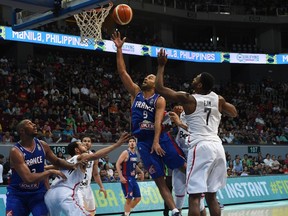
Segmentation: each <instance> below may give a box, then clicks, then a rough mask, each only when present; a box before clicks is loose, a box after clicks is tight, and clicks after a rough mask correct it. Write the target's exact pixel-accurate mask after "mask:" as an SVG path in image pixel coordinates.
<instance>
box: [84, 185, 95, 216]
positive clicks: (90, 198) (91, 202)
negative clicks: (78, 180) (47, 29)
mask: <svg viewBox="0 0 288 216" xmlns="http://www.w3.org/2000/svg"><path fill="white" fill-rule="evenodd" d="M83 189H84V190H83V191H82V193H84V195H83V199H84V208H85V209H86V210H87V211H88V212H90V215H91V216H94V215H95V211H96V205H95V199H94V195H93V191H92V189H91V187H90V186H89V185H87V187H84V188H83Z"/></svg>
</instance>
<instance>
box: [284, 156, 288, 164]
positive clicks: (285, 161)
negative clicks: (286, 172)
mask: <svg viewBox="0 0 288 216" xmlns="http://www.w3.org/2000/svg"><path fill="white" fill-rule="evenodd" d="M284 164H286V165H287V166H288V153H287V154H285V160H284Z"/></svg>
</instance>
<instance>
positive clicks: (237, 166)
mask: <svg viewBox="0 0 288 216" xmlns="http://www.w3.org/2000/svg"><path fill="white" fill-rule="evenodd" d="M232 171H233V172H234V173H236V175H238V176H239V175H241V173H242V172H243V166H242V164H241V163H240V159H239V158H236V159H235V164H234V165H233V169H232Z"/></svg>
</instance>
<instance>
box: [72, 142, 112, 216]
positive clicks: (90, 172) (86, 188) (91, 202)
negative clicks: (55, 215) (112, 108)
mask: <svg viewBox="0 0 288 216" xmlns="http://www.w3.org/2000/svg"><path fill="white" fill-rule="evenodd" d="M82 143H83V144H84V145H86V148H87V151H88V153H89V154H93V153H92V152H91V150H90V149H91V146H92V141H91V138H90V137H83V138H82ZM92 176H93V178H94V180H95V182H96V183H97V184H98V185H99V187H100V189H99V192H102V193H103V194H104V197H105V198H107V193H106V191H105V188H104V186H103V184H102V181H101V178H100V175H99V172H98V159H97V160H95V161H89V162H88V165H87V168H86V171H85V176H84V180H83V181H82V182H81V183H80V185H79V189H78V190H77V193H78V197H79V202H80V206H82V207H83V208H85V209H86V210H87V211H88V212H90V214H91V216H94V215H95V211H96V205H95V198H94V195H93V191H92V188H91V186H90V184H91V178H92Z"/></svg>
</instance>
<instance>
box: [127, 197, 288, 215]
mask: <svg viewBox="0 0 288 216" xmlns="http://www.w3.org/2000/svg"><path fill="white" fill-rule="evenodd" d="M134 215H137V216H138V215H139V216H162V215H163V213H162V212H146V213H134V214H131V216H134ZM182 215H183V216H187V215H188V210H187V209H184V210H183V212H182ZM208 215H209V211H208V209H207V216H208ZM221 215H222V216H288V200H285V201H275V202H261V203H253V204H241V205H229V206H225V207H224V209H223V210H222V214H221Z"/></svg>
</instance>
